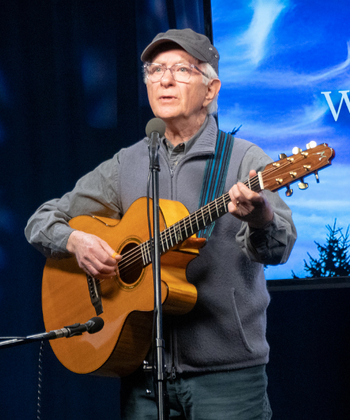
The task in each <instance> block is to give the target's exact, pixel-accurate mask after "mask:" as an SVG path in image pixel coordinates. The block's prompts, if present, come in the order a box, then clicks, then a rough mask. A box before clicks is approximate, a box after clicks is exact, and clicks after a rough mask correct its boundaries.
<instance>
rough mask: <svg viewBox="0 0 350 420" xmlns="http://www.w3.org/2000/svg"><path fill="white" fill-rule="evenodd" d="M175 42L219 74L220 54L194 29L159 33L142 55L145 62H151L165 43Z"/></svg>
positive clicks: (207, 39)
mask: <svg viewBox="0 0 350 420" xmlns="http://www.w3.org/2000/svg"><path fill="white" fill-rule="evenodd" d="M169 42H173V43H175V44H177V45H180V47H182V48H183V49H184V50H185V51H186V52H188V53H189V54H191V55H192V57H195V58H197V59H198V60H200V61H203V62H205V63H209V64H210V65H211V66H212V67H213V68H214V70H215V71H216V73H217V74H219V58H220V56H219V53H218V51H217V49H216V48H215V47H214V45H212V43H211V42H210V41H209V38H207V37H206V36H205V35H202V34H199V33H197V32H194V31H193V30H192V29H189V28H186V29H169V30H168V31H167V32H161V33H159V34H158V35H157V36H156V37H155V38H154V39H153V41H152V42H151V43H150V44H149V45H148V46H147V47H146V48H145V49H144V51H143V53H142V54H141V60H142V61H143V62H146V61H150V60H151V59H152V56H153V55H154V53H155V51H156V49H157V48H158V47H159V46H160V45H161V44H165V43H169Z"/></svg>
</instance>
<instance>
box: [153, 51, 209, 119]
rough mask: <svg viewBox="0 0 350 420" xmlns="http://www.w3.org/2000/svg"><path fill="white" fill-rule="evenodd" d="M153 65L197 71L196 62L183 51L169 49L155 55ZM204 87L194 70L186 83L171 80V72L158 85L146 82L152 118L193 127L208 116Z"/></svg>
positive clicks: (201, 77)
mask: <svg viewBox="0 0 350 420" xmlns="http://www.w3.org/2000/svg"><path fill="white" fill-rule="evenodd" d="M152 62H153V63H157V64H164V65H165V66H166V67H171V66H173V65H174V64H180V63H181V64H194V65H196V66H198V67H199V65H198V60H196V59H195V58H194V57H192V56H191V55H190V54H188V53H187V52H186V51H184V50H182V49H180V48H179V49H172V50H169V51H165V52H160V53H159V54H157V55H156V56H155V57H154V58H153V60H152ZM207 91H208V89H207V86H206V85H205V84H204V83H203V76H202V75H201V74H200V73H199V72H198V71H197V70H193V72H192V76H191V78H190V80H189V81H188V82H187V83H181V82H177V81H176V80H174V78H173V76H172V74H171V72H170V70H166V72H165V73H164V76H163V77H162V78H161V80H160V81H159V82H155V83H152V82H151V81H150V80H147V93H148V99H149V103H150V105H151V108H152V111H153V113H154V115H155V116H156V117H158V118H161V119H163V120H164V121H165V122H172V123H176V122H179V123H184V122H185V123H189V124H192V123H193V124H196V123H197V121H198V120H199V119H202V120H203V116H204V117H205V115H206V114H207V111H206V106H207V105H208V103H209V102H210V100H208V99H207Z"/></svg>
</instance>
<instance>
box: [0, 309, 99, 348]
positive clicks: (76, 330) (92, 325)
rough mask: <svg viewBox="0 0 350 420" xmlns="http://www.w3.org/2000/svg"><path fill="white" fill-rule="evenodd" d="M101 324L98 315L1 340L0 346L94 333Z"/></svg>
mask: <svg viewBox="0 0 350 420" xmlns="http://www.w3.org/2000/svg"><path fill="white" fill-rule="evenodd" d="M103 326H104V321H103V319H102V318H100V317H99V316H96V317H94V318H91V319H90V320H89V321H87V322H85V324H78V323H77V324H73V325H68V326H66V327H64V328H61V329H59V330H52V331H49V332H44V333H41V334H35V335H29V336H27V337H18V338H13V339H11V340H7V341H2V342H0V348H6V347H13V346H17V345H20V344H28V343H32V342H34V341H41V340H55V339H56V338H62V337H66V338H69V337H74V336H76V335H81V334H83V333H84V332H88V333H89V334H95V333H97V332H99V331H101V330H102V328H103Z"/></svg>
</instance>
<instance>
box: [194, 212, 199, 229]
mask: <svg viewBox="0 0 350 420" xmlns="http://www.w3.org/2000/svg"><path fill="white" fill-rule="evenodd" d="M195 215H196V223H197V228H198V230H199V224H198V217H197V212H196V213H195Z"/></svg>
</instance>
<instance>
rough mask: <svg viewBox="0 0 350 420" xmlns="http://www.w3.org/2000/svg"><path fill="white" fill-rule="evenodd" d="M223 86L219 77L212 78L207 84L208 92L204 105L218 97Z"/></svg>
mask: <svg viewBox="0 0 350 420" xmlns="http://www.w3.org/2000/svg"><path fill="white" fill-rule="evenodd" d="M220 88H221V81H220V80H219V79H212V80H210V82H209V83H208V85H207V94H206V97H205V102H204V104H203V105H204V107H206V106H208V105H209V104H210V102H211V101H212V100H213V99H214V98H215V97H216V95H217V94H218V93H219V90H220Z"/></svg>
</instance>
